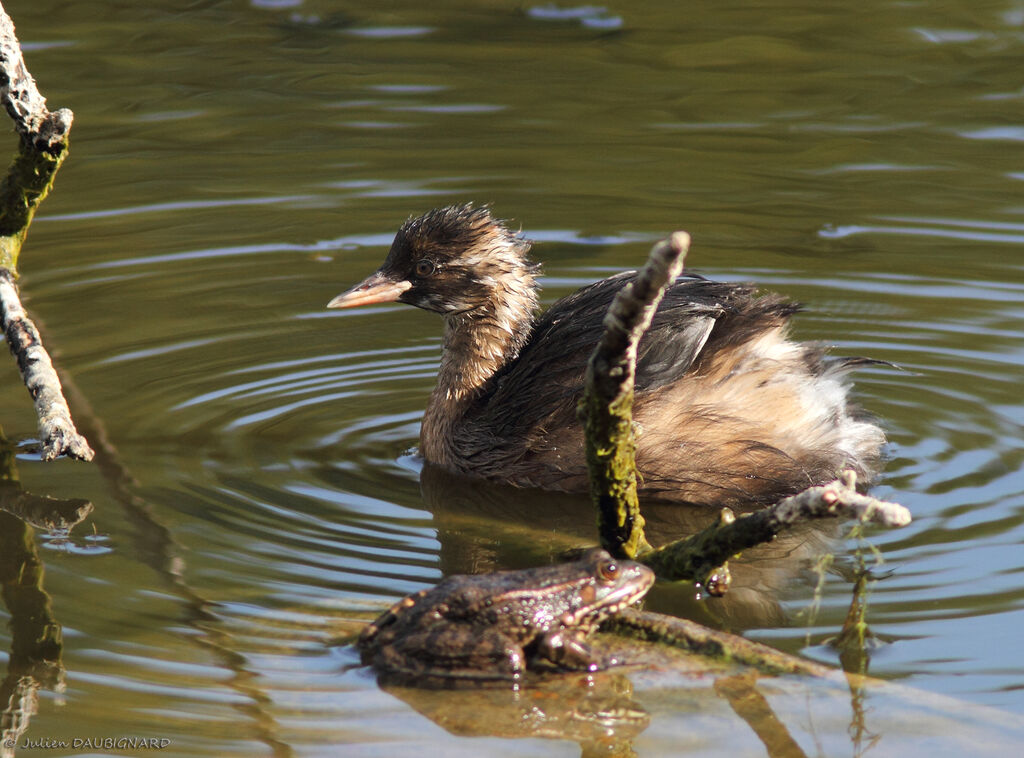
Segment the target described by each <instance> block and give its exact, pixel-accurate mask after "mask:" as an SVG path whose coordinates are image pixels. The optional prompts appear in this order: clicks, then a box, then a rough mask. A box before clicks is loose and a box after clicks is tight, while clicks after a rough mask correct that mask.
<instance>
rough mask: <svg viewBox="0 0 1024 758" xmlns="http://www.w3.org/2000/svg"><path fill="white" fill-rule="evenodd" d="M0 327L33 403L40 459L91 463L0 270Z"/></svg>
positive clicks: (11, 282) (49, 365) (34, 335)
mask: <svg viewBox="0 0 1024 758" xmlns="http://www.w3.org/2000/svg"><path fill="white" fill-rule="evenodd" d="M0 326H2V327H3V333H4V336H5V337H6V338H7V344H8V346H9V347H10V348H11V353H12V354H13V355H14V357H15V358H16V360H17V362H18V370H19V371H20V372H21V378H22V380H23V381H24V382H25V387H27V388H28V391H29V394H31V395H32V400H33V401H34V402H35V407H36V415H37V416H38V417H39V433H40V435H41V436H42V438H43V440H44V443H43V460H47V461H49V460H53V459H54V458H56V457H57V456H60V455H65V454H66V455H69V456H71V457H72V458H78V459H80V460H83V461H89V460H92V456H93V451H92V448H91V447H89V443H88V442H87V441H86V439H85V437H83V436H82V435H80V434H79V433H78V430H76V429H75V424H74V422H73V421H72V420H71V411H70V410H69V409H68V404H67V401H66V400H65V399H64V394H63V392H62V391H61V386H60V379H58V378H57V372H56V371H54V369H53V363H52V362H51V361H50V356H49V355H48V354H47V352H46V350H45V349H44V348H43V345H42V342H40V340H39V331H38V330H37V329H36V326H35V324H33V323H32V321H31V319H29V317H28V314H26V313H25V310H24V308H22V307H21V300H20V299H19V298H18V290H17V288H16V287H15V286H14V280H13V278H12V276H11V273H10V271H8V270H6V269H2V268H0Z"/></svg>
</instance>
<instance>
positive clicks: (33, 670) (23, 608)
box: [0, 434, 92, 758]
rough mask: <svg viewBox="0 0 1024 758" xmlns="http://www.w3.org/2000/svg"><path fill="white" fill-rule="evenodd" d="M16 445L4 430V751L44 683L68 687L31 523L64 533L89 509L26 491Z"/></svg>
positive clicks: (0, 442) (0, 751)
mask: <svg viewBox="0 0 1024 758" xmlns="http://www.w3.org/2000/svg"><path fill="white" fill-rule="evenodd" d="M14 454H15V450H14V448H13V446H11V445H10V444H9V443H8V442H7V440H6V439H4V438H3V436H2V434H0V587H2V592H0V595H2V597H3V602H4V605H5V606H6V608H7V612H8V613H9V614H10V617H11V619H10V628H11V652H10V657H9V659H8V661H7V674H6V676H5V677H4V678H3V681H2V682H0V756H3V758H9V757H10V756H13V755H14V749H13V746H14V745H17V744H18V740H19V739H20V738H21V736H22V735H23V734H24V733H25V732H26V731H27V730H28V727H29V722H30V721H31V719H32V716H33V715H35V713H36V711H37V709H38V702H37V697H38V695H37V693H38V690H39V689H40V688H43V689H47V690H50V691H52V692H63V691H64V688H65V681H64V676H65V674H64V664H63V661H62V654H63V651H64V640H63V630H62V628H61V625H60V623H59V622H58V621H57V618H56V616H55V615H54V612H53V605H52V601H51V598H50V595H49V594H48V593H47V592H46V590H45V589H44V588H43V574H44V571H43V561H42V559H41V558H40V556H39V549H38V547H37V546H36V540H35V532H34V530H33V528H32V526H33V525H42V526H43V528H44V529H48V530H51V531H58V532H59V533H60V534H61V535H63V536H66V535H67V534H68V533H69V532H70V531H71V529H72V528H74V526H75V525H76V524H78V523H79V522H81V520H82V519H84V518H85V517H86V516H87V515H88V514H89V513H90V512H91V511H92V504H91V503H89V502H87V501H83V500H59V499H56V498H50V497H40V496H38V495H32V494H30V493H27V492H24V491H22V489H21V486H20V484H19V482H18V472H17V468H16V466H15V460H14Z"/></svg>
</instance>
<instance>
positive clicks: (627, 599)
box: [558, 566, 654, 627]
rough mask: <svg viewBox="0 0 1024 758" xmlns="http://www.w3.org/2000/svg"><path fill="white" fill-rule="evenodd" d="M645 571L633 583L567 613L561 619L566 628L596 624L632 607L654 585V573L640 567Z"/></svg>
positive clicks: (640, 572)
mask: <svg viewBox="0 0 1024 758" xmlns="http://www.w3.org/2000/svg"><path fill="white" fill-rule="evenodd" d="M637 568H638V569H643V570H642V571H638V572H637V576H636V577H634V578H633V579H632V580H631V581H629V582H627V583H625V584H622V585H621V586H619V587H615V588H613V589H612V590H611V591H609V592H608V594H606V595H604V596H602V597H596V598H595V599H594V600H592V601H591V602H588V603H584V604H583V605H582V606H580V607H579V608H577V609H576V610H574V611H566V612H565V613H563V614H562V615H561V616H560V617H559V619H558V620H559V621H560V622H561V624H562V626H564V627H578V626H583V625H585V624H587V623H588V622H589V623H591V624H596V623H598V622H600V621H602V620H603V619H605V618H607V617H608V616H613V615H615V614H616V613H618V612H619V611H621V610H622V609H623V608H627V607H629V606H631V605H632V604H633V603H635V602H637V601H638V600H639V599H640V598H642V597H643V596H644V595H646V594H647V591H648V590H649V589H650V588H651V586H652V585H653V584H654V572H653V571H651V570H650V569H649V568H647V567H646V566H638V567H637Z"/></svg>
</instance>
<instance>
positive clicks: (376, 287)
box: [327, 271, 412, 308]
mask: <svg viewBox="0 0 1024 758" xmlns="http://www.w3.org/2000/svg"><path fill="white" fill-rule="evenodd" d="M410 287H412V282H406V281H395V280H394V279H390V278H388V277H387V276H386V275H384V274H382V273H381V272H380V271H378V272H376V273H374V274H371V275H370V276H368V277H367V278H366V279H364V280H363V281H361V282H360V283H359V284H357V285H356V286H355V287H353V288H352V289H350V290H348V291H347V292H342V293H341V294H340V295H338V296H337V297H336V298H334V299H333V300H332V301H331V302H329V303H328V304H327V307H328V308H354V307H356V306H357V305H372V304H373V303H393V302H394V301H395V300H398V298H399V297H400V296H401V294H402V293H403V292H405V291H406V290H407V289H409V288H410Z"/></svg>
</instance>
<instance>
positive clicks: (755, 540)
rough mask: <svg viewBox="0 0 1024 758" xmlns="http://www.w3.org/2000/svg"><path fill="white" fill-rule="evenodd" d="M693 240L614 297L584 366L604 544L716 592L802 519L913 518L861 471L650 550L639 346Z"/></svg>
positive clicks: (684, 237) (680, 237) (583, 412)
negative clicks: (640, 449) (732, 571)
mask: <svg viewBox="0 0 1024 758" xmlns="http://www.w3.org/2000/svg"><path fill="white" fill-rule="evenodd" d="M689 244H690V237H689V235H688V234H686V233H685V232H676V233H675V234H673V235H672V236H671V237H670V238H669V239H667V240H664V241H662V242H659V243H658V244H657V245H655V246H654V248H653V249H652V250H651V254H650V257H649V259H648V261H647V265H646V266H645V267H644V269H643V270H642V271H641V272H640V273H639V274H638V275H637V276H636V278H635V279H634V280H633V281H631V282H629V283H628V284H626V285H625V286H624V287H623V288H622V290H621V291H620V292H619V293H618V294H617V295H616V297H615V300H614V301H613V303H612V305H611V306H610V307H609V309H608V313H607V315H606V316H605V319H604V332H603V334H602V337H601V341H600V343H599V344H598V346H597V348H596V349H595V350H594V353H593V355H592V356H591V358H590V362H589V363H588V364H587V376H586V387H585V391H584V395H583V399H582V400H581V401H580V406H579V409H578V413H579V416H580V420H581V421H582V422H583V425H584V431H585V434H586V451H587V466H588V469H589V473H590V491H591V497H592V499H593V501H594V504H595V506H596V507H597V512H598V532H599V534H600V539H601V545H602V546H603V547H604V548H605V549H606V550H608V551H609V552H611V553H612V554H613V555H618V556H621V557H627V558H633V559H635V560H639V561H641V562H643V563H645V564H647V565H648V566H650V567H651V568H653V569H654V570H655V573H657V574H658V576H659V577H661V578H663V579H675V580H694V581H697V582H699V583H701V584H702V585H704V586H705V587H706V588H707V589H708V591H709V592H711V593H712V594H722V593H724V592H725V591H726V589H727V588H728V584H729V571H728V567H727V562H728V560H729V559H730V558H732V557H733V556H735V555H737V554H738V553H740V552H742V551H743V550H746V549H747V548H750V547H753V546H755V545H760V544H762V543H765V542H770V541H772V540H773V539H775V537H776V536H777V535H778V534H779V533H781V532H783V531H785V530H787V529H789V528H790V527H792V526H793V525H795V524H797V523H802V522H805V521H808V520H813V519H820V518H836V517H845V518H855V519H860V520H861V521H872V522H875V523H881V524H884V525H886V526H904V525H906V524H908V523H910V512H909V511H908V510H907V509H906V508H904V507H903V506H901V505H897V504H896V503H887V502H884V501H881V500H877V499H875V498H873V497H870V496H868V495H863V494H860V493H859V492H857V490H856V474H855V473H854V472H853V471H844V472H843V473H842V474H841V476H840V478H839V479H837V480H835V481H833V482H831V483H829V484H826V485H824V486H820V487H810V488H808V489H806V490H804V491H803V492H801V493H799V494H797V495H794V496H793V497H789V498H786V499H785V500H783V501H781V502H779V503H777V504H776V505H774V506H772V507H771V508H766V509H764V510H761V511H757V512H755V513H752V514H748V515H746V516H743V517H741V518H736V517H735V515H734V514H733V513H732V511H730V510H728V509H724V510H723V512H722V514H721V517H720V519H719V522H718V523H716V524H714V525H712V526H709V527H708V528H706V529H704V530H703V531H701V532H698V533H697V534H695V535H692V536H690V537H688V538H686V539H682V540H678V541H676V542H673V543H670V544H668V545H665V546H663V547H660V548H657V549H655V548H653V547H652V546H651V545H650V543H648V541H647V538H646V536H645V535H644V519H643V516H642V515H641V513H640V505H639V501H638V498H637V476H638V474H637V470H636V433H635V430H634V428H633V416H632V411H633V386H634V378H635V374H636V355H637V344H638V342H639V341H640V337H641V336H642V335H643V333H644V331H645V330H646V329H647V327H648V326H649V325H650V323H651V319H652V318H653V316H654V312H655V310H656V309H657V307H658V304H659V303H660V302H661V298H662V295H663V294H664V290H665V287H666V286H667V285H668V284H669V283H670V282H672V281H674V280H675V278H676V277H677V276H678V275H679V273H680V272H681V271H682V267H683V260H684V258H685V256H686V252H687V250H688V248H689Z"/></svg>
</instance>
